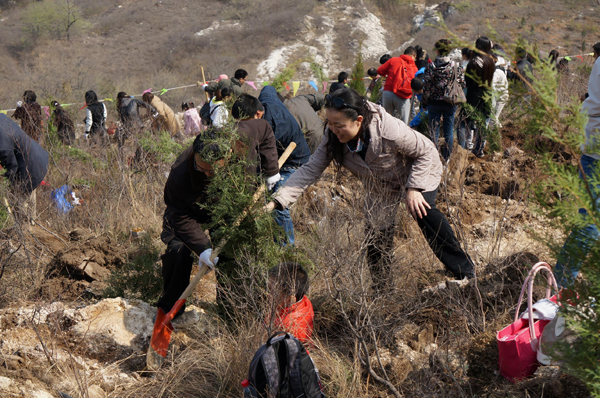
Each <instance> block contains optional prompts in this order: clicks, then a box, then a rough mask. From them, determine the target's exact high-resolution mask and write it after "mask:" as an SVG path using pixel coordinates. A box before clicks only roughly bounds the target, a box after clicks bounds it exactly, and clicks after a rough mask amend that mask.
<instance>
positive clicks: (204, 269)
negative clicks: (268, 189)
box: [179, 142, 296, 300]
mask: <svg viewBox="0 0 600 398" xmlns="http://www.w3.org/2000/svg"><path fill="white" fill-rule="evenodd" d="M294 149H296V143H295V142H291V143H290V145H289V146H288V147H287V148H286V150H285V152H283V153H282V154H281V157H280V158H279V161H278V163H279V168H281V167H282V166H283V164H284V163H285V162H286V160H287V159H288V158H289V157H290V155H291V154H292V152H293V151H294ZM264 192H265V184H261V186H260V187H259V188H258V189H257V190H256V192H255V193H254V196H253V197H252V203H253V204H254V203H256V202H258V199H260V198H261V197H262V196H263V193H264ZM247 214H248V210H244V212H243V213H242V214H240V216H239V217H238V218H237V219H236V220H235V222H234V223H233V227H234V228H235V227H237V226H239V225H240V223H241V222H242V220H243V219H244V218H245V217H246V215H247ZM226 244H227V239H223V240H221V243H219V246H217V248H216V249H215V250H213V252H212V255H211V256H210V260H211V261H213V260H214V259H215V257H218V256H219V253H220V252H221V250H223V247H225V245H226ZM209 269H210V268H209V267H208V265H206V264H202V267H200V269H199V270H198V272H197V273H196V276H194V279H192V281H191V282H190V284H189V285H188V287H187V289H185V291H184V292H183V294H182V295H181V297H179V300H186V299H187V298H188V297H189V296H190V295H191V294H192V292H193V291H194V289H195V288H196V285H197V284H198V282H200V279H202V277H203V276H204V275H205V274H206V273H207V272H208V270H209Z"/></svg>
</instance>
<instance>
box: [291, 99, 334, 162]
mask: <svg viewBox="0 0 600 398" xmlns="http://www.w3.org/2000/svg"><path fill="white" fill-rule="evenodd" d="M283 104H284V105H285V106H286V108H288V110H289V111H290V113H291V114H292V116H294V119H296V121H297V122H298V124H299V125H300V128H301V129H302V132H303V133H304V137H305V138H306V142H307V143H308V147H309V148H310V153H315V151H316V150H317V148H318V147H319V144H320V143H321V141H322V140H323V130H324V129H325V123H324V122H323V121H322V120H321V118H320V117H319V115H317V113H316V112H317V111H319V110H320V109H321V108H323V106H324V105H325V96H324V95H323V94H308V95H299V96H297V97H293V98H290V99H286V100H285V101H283Z"/></svg>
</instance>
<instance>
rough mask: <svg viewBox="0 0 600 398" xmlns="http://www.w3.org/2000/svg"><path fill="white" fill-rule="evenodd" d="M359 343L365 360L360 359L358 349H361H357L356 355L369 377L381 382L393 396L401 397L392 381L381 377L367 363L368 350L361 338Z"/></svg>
mask: <svg viewBox="0 0 600 398" xmlns="http://www.w3.org/2000/svg"><path fill="white" fill-rule="evenodd" d="M360 345H361V347H362V348H363V350H364V351H365V355H366V360H364V359H362V356H361V355H360V351H361V350H360V349H359V350H358V356H359V358H360V360H361V362H362V363H363V364H364V365H365V367H366V368H367V371H368V372H369V374H370V375H371V377H373V379H374V380H375V381H376V382H378V383H380V384H383V385H384V386H385V387H386V388H387V389H388V390H389V391H390V392H391V393H392V394H393V395H394V397H396V398H402V394H400V392H399V391H398V390H397V389H396V387H394V385H393V384H392V383H390V382H389V381H388V380H386V379H384V378H383V377H381V376H379V375H378V374H377V373H375V371H374V370H373V368H371V364H370V363H369V351H368V348H367V345H366V343H365V341H364V340H362V339H361V341H360Z"/></svg>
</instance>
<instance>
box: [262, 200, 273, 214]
mask: <svg viewBox="0 0 600 398" xmlns="http://www.w3.org/2000/svg"><path fill="white" fill-rule="evenodd" d="M263 210H264V211H265V213H270V212H272V211H273V210H275V202H269V203H267V204H266V205H264V206H263Z"/></svg>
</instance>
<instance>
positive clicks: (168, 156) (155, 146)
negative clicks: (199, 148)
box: [139, 131, 183, 163]
mask: <svg viewBox="0 0 600 398" xmlns="http://www.w3.org/2000/svg"><path fill="white" fill-rule="evenodd" d="M139 144H140V147H141V148H142V150H143V151H144V152H146V153H148V154H149V155H151V156H153V157H154V158H155V159H156V160H158V161H160V162H162V163H173V162H174V161H175V159H177V156H179V154H180V153H181V152H182V151H183V145H181V144H180V143H178V142H175V141H173V140H172V139H171V136H170V134H169V133H167V132H165V131H161V132H160V133H158V136H157V135H155V134H152V133H149V132H146V134H145V135H144V136H143V137H141V138H140V140H139Z"/></svg>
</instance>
